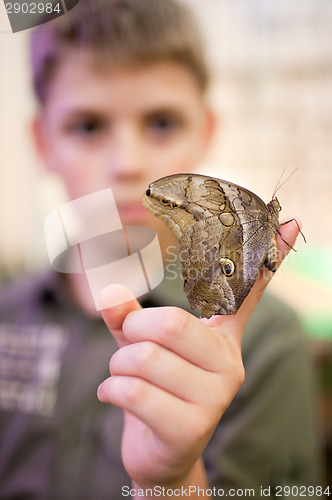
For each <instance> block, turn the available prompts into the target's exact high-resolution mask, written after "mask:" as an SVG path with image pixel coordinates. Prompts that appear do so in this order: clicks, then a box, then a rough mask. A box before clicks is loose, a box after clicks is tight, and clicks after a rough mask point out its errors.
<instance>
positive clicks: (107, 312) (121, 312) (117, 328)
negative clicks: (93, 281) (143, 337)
mask: <svg viewBox="0 0 332 500" xmlns="http://www.w3.org/2000/svg"><path fill="white" fill-rule="evenodd" d="M100 305H101V309H102V311H101V314H102V316H103V319H104V321H105V323H106V325H107V328H108V329H109V331H110V332H111V333H112V335H113V337H114V338H115V340H116V341H117V343H118V346H119V347H123V346H124V345H127V344H129V341H128V340H127V339H126V338H125V336H124V335H123V332H122V325H123V322H124V320H125V317H126V316H127V315H128V314H129V313H131V312H133V311H137V310H138V309H141V306H140V304H139V303H138V301H137V300H136V298H135V297H134V295H133V294H132V292H131V291H130V290H128V288H126V287H124V286H122V285H109V286H107V287H106V288H104V289H103V290H102V292H101V294H100Z"/></svg>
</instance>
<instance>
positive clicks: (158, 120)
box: [146, 114, 182, 138]
mask: <svg viewBox="0 0 332 500" xmlns="http://www.w3.org/2000/svg"><path fill="white" fill-rule="evenodd" d="M181 124H182V121H181V119H180V118H179V117H177V116H171V115H167V114H160V115H154V116H150V117H149V118H148V119H147V123H146V125H147V130H148V132H149V133H151V134H153V135H154V136H156V137H158V138H159V137H160V138H162V137H167V136H168V135H170V134H171V133H173V132H175V131H176V130H177V129H178V128H180V127H181Z"/></svg>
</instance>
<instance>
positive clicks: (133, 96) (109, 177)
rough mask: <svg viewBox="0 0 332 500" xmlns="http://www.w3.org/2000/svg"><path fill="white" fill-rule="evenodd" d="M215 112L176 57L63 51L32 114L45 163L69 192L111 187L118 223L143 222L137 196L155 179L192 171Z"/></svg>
mask: <svg viewBox="0 0 332 500" xmlns="http://www.w3.org/2000/svg"><path fill="white" fill-rule="evenodd" d="M212 129H213V118H212V117H211V113H210V112H209V111H208V110H207V109H206V105H205V103H204V98H203V96H202V93H201V91H200V90H199V88H198V86H197V84H196V82H195V81H194V78H193V76H192V75H191V73H190V72H189V70H187V69H186V68H184V67H182V66H180V65H177V64H176V63H173V62H161V63H156V64H153V65H150V66H147V67H144V68H142V67H140V68H134V69H103V70H101V69H100V68H97V67H96V66H93V64H92V59H91V58H90V57H89V55H88V54H86V53H81V54H77V53H76V54H75V56H74V55H68V56H67V58H66V59H65V60H64V61H63V63H62V64H61V66H60V67H59V69H58V71H57V73H56V75H55V78H54V81H53V82H52V85H51V87H50V89H49V94H48V97H47V102H46V104H45V105H44V108H43V111H42V114H41V116H40V117H39V120H38V121H36V127H35V132H36V138H37V144H38V147H39V150H40V152H41V154H42V157H43V160H44V162H45V164H46V166H47V167H48V168H49V169H51V170H52V171H55V172H57V173H58V174H59V175H60V176H61V177H62V179H63V181H64V182H65V185H66V187H67V190H68V193H69V196H70V198H71V199H75V198H79V197H81V196H83V195H86V194H89V193H92V192H95V191H99V190H102V189H105V188H109V187H111V188H112V190H113V193H114V197H115V200H116V203H117V206H118V210H119V214H120V217H121V219H122V222H123V224H127V225H130V224H135V223H141V224H144V223H147V222H148V220H149V219H150V218H151V215H149V214H148V213H147V211H146V210H145V209H144V208H143V206H142V203H141V198H142V195H143V193H144V191H145V190H146V189H147V186H148V185H149V184H150V183H151V182H152V181H153V180H155V179H157V178H159V177H163V176H165V175H170V174H173V173H179V172H190V171H193V170H194V169H195V167H196V165H197V163H198V162H199V161H200V160H201V159H202V156H203V154H204V153H205V150H206V148H207V146H208V143H209V139H210V136H211V134H212Z"/></svg>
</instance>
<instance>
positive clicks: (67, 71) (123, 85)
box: [46, 54, 203, 110]
mask: <svg viewBox="0 0 332 500" xmlns="http://www.w3.org/2000/svg"><path fill="white" fill-rule="evenodd" d="M49 90H50V91H49V96H48V99H47V102H46V105H47V104H48V101H49V103H50V104H51V103H53V104H56V105H57V106H61V108H63V109H66V108H76V107H78V108H80V107H82V106H83V107H87V106H88V105H89V104H90V105H91V104H93V105H94V106H101V107H102V108H103V109H105V106H107V105H112V106H113V107H114V106H116V105H118V106H121V107H122V108H124V107H128V108H130V109H132V108H133V107H136V108H137V110H139V109H140V108H147V107H151V108H152V109H153V108H154V107H156V106H174V107H176V106H179V107H181V108H182V107H184V106H186V105H189V103H191V104H192V101H193V100H197V101H201V100H202V99H203V95H202V91H201V90H200V89H199V88H198V85H197V84H196V82H195V80H194V78H193V76H192V74H191V72H190V71H189V70H188V69H187V68H186V67H184V66H183V65H181V64H177V63H175V62H172V61H161V62H156V63H151V64H149V65H145V66H135V67H133V66H132V67H125V66H124V67H119V66H116V65H115V66H113V65H112V64H107V63H105V64H104V65H101V64H100V63H99V64H96V62H95V61H93V60H92V58H91V57H90V56H89V55H88V54H81V55H80V56H79V57H77V54H76V56H74V55H71V54H68V56H67V57H66V58H65V59H64V60H63V62H62V63H61V66H60V67H59V68H58V71H57V72H56V75H55V77H54V79H53V83H52V85H51V86H50V89H49Z"/></svg>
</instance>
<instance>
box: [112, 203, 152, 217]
mask: <svg viewBox="0 0 332 500" xmlns="http://www.w3.org/2000/svg"><path fill="white" fill-rule="evenodd" d="M118 210H119V214H120V218H121V219H123V220H125V221H130V222H140V221H143V220H145V219H146V218H147V217H148V212H147V210H146V209H145V208H144V206H143V205H142V202H140V201H139V202H135V203H128V204H123V205H118Z"/></svg>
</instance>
